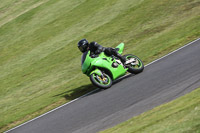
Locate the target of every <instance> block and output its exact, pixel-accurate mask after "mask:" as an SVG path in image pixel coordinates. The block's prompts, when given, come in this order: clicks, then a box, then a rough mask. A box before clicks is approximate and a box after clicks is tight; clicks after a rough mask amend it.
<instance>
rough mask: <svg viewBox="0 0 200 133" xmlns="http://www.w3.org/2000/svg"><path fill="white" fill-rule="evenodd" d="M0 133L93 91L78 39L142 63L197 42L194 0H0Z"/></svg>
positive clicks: (199, 21)
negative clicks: (121, 49)
mask: <svg viewBox="0 0 200 133" xmlns="http://www.w3.org/2000/svg"><path fill="white" fill-rule="evenodd" d="M0 2H1V5H0V109H1V110H0V128H1V130H0V131H3V130H6V129H8V128H10V127H12V126H15V125H17V124H19V123H21V122H23V121H25V120H28V119H31V118H33V117H35V116H37V115H39V114H41V113H44V112H46V111H48V110H50V109H52V108H54V107H56V106H59V105H60V104H62V103H65V102H68V101H70V100H72V99H74V98H76V97H78V96H80V95H82V94H85V93H87V92H88V91H91V90H93V89H94V88H95V87H93V86H92V85H91V84H90V81H89V79H88V78H87V77H86V76H85V75H83V74H82V73H81V67H80V58H81V53H80V52H79V50H78V49H77V47H76V44H77V42H78V40H80V39H82V38H87V39H88V40H89V41H97V42H98V43H99V44H102V45H103V46H107V47H115V46H117V45H118V44H119V43H120V42H124V43H125V53H124V54H127V53H133V54H136V55H137V56H139V57H140V58H141V59H142V60H143V61H144V63H145V64H146V63H148V62H151V61H153V60H154V59H156V58H159V57H161V56H163V55H165V54H166V53H168V52H170V51H172V50H174V49H177V48H178V47H181V46H183V45H184V44H186V43H188V42H190V41H192V40H194V39H197V38H198V37H199V36H200V14H199V12H200V2H199V0H173V1H172V0H162V1H159V0H101V1H94V0H76V1H75V0H56V1H55V0H40V1H39V0H15V1H11V0H0Z"/></svg>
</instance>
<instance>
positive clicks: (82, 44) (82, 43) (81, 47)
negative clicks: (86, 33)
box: [78, 39, 89, 53]
mask: <svg viewBox="0 0 200 133" xmlns="http://www.w3.org/2000/svg"><path fill="white" fill-rule="evenodd" d="M88 45H89V43H88V41H87V40H86V39H82V40H80V41H79V42H78V48H79V50H80V51H81V52H83V53H84V52H85V51H87V48H88Z"/></svg>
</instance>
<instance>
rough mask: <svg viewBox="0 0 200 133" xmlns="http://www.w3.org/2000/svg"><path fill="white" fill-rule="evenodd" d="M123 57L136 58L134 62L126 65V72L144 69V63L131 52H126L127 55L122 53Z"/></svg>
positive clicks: (139, 71)
mask: <svg viewBox="0 0 200 133" xmlns="http://www.w3.org/2000/svg"><path fill="white" fill-rule="evenodd" d="M124 57H125V58H126V60H130V59H132V58H134V59H135V60H136V61H135V62H134V63H132V64H131V63H130V64H128V65H127V66H126V67H127V68H128V72H130V73H133V74H138V73H141V72H142V71H143V70H144V64H143V62H142V61H141V60H140V58H138V57H137V56H135V55H132V54H127V55H124Z"/></svg>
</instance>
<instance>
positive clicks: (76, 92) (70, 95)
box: [53, 74, 134, 101]
mask: <svg viewBox="0 0 200 133" xmlns="http://www.w3.org/2000/svg"><path fill="white" fill-rule="evenodd" d="M132 76H134V75H133V74H130V75H127V76H125V77H122V78H119V79H117V80H115V81H114V82H113V85H114V84H117V83H118V82H121V81H122V80H124V79H126V78H129V77H132ZM100 91H103V89H97V87H95V86H94V85H92V84H87V85H83V86H80V87H78V88H74V89H72V90H69V91H65V92H62V93H60V94H57V95H54V96H53V97H64V98H65V99H66V100H67V101H68V100H74V99H76V98H78V97H81V96H83V95H85V96H84V97H86V96H90V95H93V94H95V93H98V92H100ZM89 92H91V93H89ZM86 94H87V95H86Z"/></svg>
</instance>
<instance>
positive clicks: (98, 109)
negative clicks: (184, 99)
mask: <svg viewBox="0 0 200 133" xmlns="http://www.w3.org/2000/svg"><path fill="white" fill-rule="evenodd" d="M197 87H200V39H198V40H196V41H195V42H192V43H190V44H189V45H188V46H186V47H184V48H182V49H180V50H178V51H176V52H174V53H172V54H170V55H169V56H166V57H164V58H162V59H161V60H157V61H155V62H154V63H151V64H150V65H148V66H146V67H145V69H144V72H142V73H140V74H138V75H129V76H127V77H124V78H123V79H121V81H119V82H117V83H115V84H114V85H113V86H112V87H111V88H109V89H107V90H96V91H95V92H93V93H92V94H90V95H87V96H84V97H81V98H79V99H77V100H75V101H74V102H71V103H70V104H67V105H65V106H62V108H58V109H56V110H55V111H52V112H50V113H47V114H45V115H43V116H41V117H39V118H37V119H34V120H32V121H30V122H28V123H26V124H23V125H21V126H19V127H17V128H14V129H12V130H9V131H8V132H13V133H95V132H98V131H101V130H103V129H106V128H109V127H112V126H114V125H116V124H118V123H121V122H123V121H125V120H127V119H129V118H132V117H133V116H136V115H139V114H141V113H143V112H145V111H147V110H150V109H152V108H154V107H156V106H158V105H160V104H163V103H166V102H169V101H171V100H173V99H176V98H177V97H179V96H182V95H184V94H186V93H189V92H191V91H192V90H194V89H196V88H197Z"/></svg>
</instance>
